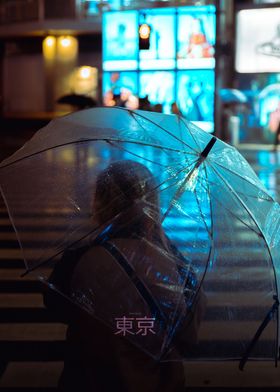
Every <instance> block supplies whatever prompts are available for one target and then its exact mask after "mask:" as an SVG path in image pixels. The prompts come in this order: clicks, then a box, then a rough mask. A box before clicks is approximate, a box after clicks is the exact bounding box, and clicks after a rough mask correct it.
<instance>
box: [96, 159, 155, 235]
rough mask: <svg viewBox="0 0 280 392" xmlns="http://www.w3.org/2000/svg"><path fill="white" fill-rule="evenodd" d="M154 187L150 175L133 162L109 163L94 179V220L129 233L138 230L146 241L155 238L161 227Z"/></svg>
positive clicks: (151, 175) (152, 178) (145, 168)
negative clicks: (115, 226) (130, 230)
mask: <svg viewBox="0 0 280 392" xmlns="http://www.w3.org/2000/svg"><path fill="white" fill-rule="evenodd" d="M156 187H157V184H156V181H155V178H154V176H153V174H152V173H151V172H150V170H149V169H148V168H147V167H146V166H144V165H143V164H141V163H138V162H135V161H132V160H122V161H116V162H114V163H111V164H110V165H109V166H108V167H107V168H106V169H104V170H103V171H101V172H100V173H99V175H98V176H97V180H96V189H95V196H94V205H93V214H94V217H95V218H96V220H97V222H98V223H99V224H101V225H103V224H110V223H112V222H113V221H114V222H115V224H117V225H119V226H123V227H127V228H129V227H130V226H131V228H132V230H133V229H134V228H135V227H136V226H137V227H138V229H140V231H141V232H142V233H146V234H147V236H148V237H155V236H158V235H159V233H158V231H159V230H161V229H160V227H161V225H160V212H159V200H158V192H157V190H156ZM138 232H139V230H138ZM156 232H157V235H156V234H155V233H156Z"/></svg>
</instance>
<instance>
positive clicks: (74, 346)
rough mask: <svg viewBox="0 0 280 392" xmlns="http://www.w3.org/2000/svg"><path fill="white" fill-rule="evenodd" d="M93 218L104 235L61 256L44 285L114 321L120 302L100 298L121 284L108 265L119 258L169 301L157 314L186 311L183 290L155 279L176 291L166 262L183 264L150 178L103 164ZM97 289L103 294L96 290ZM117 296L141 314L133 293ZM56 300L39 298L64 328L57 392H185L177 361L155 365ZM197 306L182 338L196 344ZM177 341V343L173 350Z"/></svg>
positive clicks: (175, 271) (136, 169)
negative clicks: (164, 225) (164, 279)
mask: <svg viewBox="0 0 280 392" xmlns="http://www.w3.org/2000/svg"><path fill="white" fill-rule="evenodd" d="M93 213H94V215H93V219H94V220H95V221H96V222H97V223H98V224H99V225H102V227H104V226H105V229H104V230H102V232H101V234H99V235H98V236H97V238H95V239H94V240H93V241H92V242H91V241H90V243H89V245H86V246H84V247H81V248H78V249H69V250H66V251H65V252H64V254H63V257H62V259H61V261H60V262H58V263H57V264H56V266H55V268H54V270H53V273H52V274H51V276H50V278H49V283H50V284H51V287H54V288H55V289H57V290H59V292H60V293H63V294H64V295H65V298H66V297H68V298H69V297H72V298H74V299H76V302H79V301H80V303H81V302H83V304H86V306H88V307H91V306H93V308H94V313H95V315H96V316H98V315H100V314H104V313H106V312H107V314H110V313H112V315H115V316H116V315H118V311H119V308H118V304H120V303H121V301H123V297H122V292H121V289H120V292H114V298H108V294H107V293H109V292H110V289H112V285H114V284H115V285H117V286H119V287H124V285H125V286H127V285H128V282H127V281H126V280H125V279H124V277H123V276H118V274H116V269H115V267H114V266H116V265H117V264H118V263H117V262H116V259H118V258H119V257H120V258H121V262H123V263H127V264H130V267H131V268H132V269H133V270H134V275H133V276H134V279H133V281H134V280H135V276H136V277H138V278H139V279H140V280H142V281H143V282H144V284H145V285H146V286H147V287H148V290H149V291H150V292H152V293H153V295H154V296H156V297H157V298H158V300H159V299H160V298H161V297H162V296H164V298H165V302H166V303H167V302H168V303H169V306H168V307H167V308H165V309H163V311H164V312H165V314H166V315H167V314H168V312H171V311H172V306H171V307H170V304H173V307H174V306H175V304H177V306H178V308H180V309H181V312H187V309H186V298H185V296H184V295H183V296H182V292H181V293H179V292H178V290H177V291H176V290H175V291H173V290H172V289H171V290H170V288H169V289H168V290H166V289H164V287H162V286H163V285H162V281H160V278H159V277H158V274H157V272H158V271H160V272H161V274H162V276H168V277H169V284H171V285H172V284H173V285H176V284H177V286H178V282H179V281H182V279H184V282H186V280H185V276H186V273H185V272H184V271H183V269H182V270H180V268H181V267H178V268H174V263H170V258H171V259H172V260H173V261H174V260H175V259H178V258H179V259H181V260H182V259H183V256H182V255H181V254H180V252H179V251H178V250H177V248H176V247H175V246H174V245H173V244H172V243H171V242H170V240H169V239H168V237H167V236H166V235H165V233H164V231H163V228H162V226H161V223H160V211H159V200H158V194H157V191H156V183H155V179H154V177H153V175H152V174H151V172H150V171H149V170H148V169H147V168H146V167H145V166H144V165H142V164H140V163H137V162H135V161H130V160H124V161H117V162H114V163H112V164H110V165H109V166H108V167H107V168H106V169H105V170H103V171H102V172H101V173H100V174H99V175H98V176H97V181H96V190H95V196H94V203H93ZM108 222H109V225H108ZM108 244H110V246H109V247H108ZM140 249H141V251H140ZM137 250H138V252H137ZM120 255H121V256H120ZM128 260H129V262H128ZM184 261H185V260H184ZM184 273H185V275H184ZM189 275H190V276H189ZM187 276H188V278H189V279H188V282H189V283H186V284H189V286H190V288H192V289H193V291H195V289H196V288H197V287H194V286H193V285H197V281H196V278H195V275H194V274H192V272H190V268H189V267H188V268H187ZM126 278H127V277H126ZM101 282H102V283H101ZM194 282H196V283H194ZM100 285H101V286H100ZM100 287H101V288H102V290H101V291H99V292H98V289H99V290H100ZM170 287H171V286H170ZM190 291H191V290H189V292H190ZM96 292H98V295H95V293H96ZM87 293H89V295H88V296H87ZM124 295H125V297H126V298H129V300H130V301H132V303H133V306H134V307H135V308H133V310H135V311H136V313H137V311H139V309H141V305H140V303H141V301H140V299H139V296H140V295H139V293H138V294H137V296H138V298H137V296H136V295H135V292H134V291H133V290H131V292H129V293H128V292H127V291H126V292H125V294H124ZM92 296H93V298H94V299H93V303H91V297H92ZM62 298H63V296H61V299H62ZM61 299H60V300H59V299H58V297H57V294H56V290H54V291H52V290H49V291H48V292H46V293H45V295H44V300H45V305H46V306H47V307H48V308H50V309H51V310H52V311H54V312H56V313H57V314H58V315H60V317H61V316H62V319H63V321H64V322H66V323H67V324H68V330H67V339H66V342H67V349H66V356H65V361H64V369H63V372H62V375H61V377H60V380H59V390H60V391H72V390H73V391H78V390H79V391H93V390H94V391H95V390H96V391H100V392H101V391H106V392H107V391H112V390H114V391H119V392H123V391H127V392H142V391H144V390H145V391H147V392H183V391H185V376H184V369H183V364H182V362H180V361H172V360H171V361H169V362H159V361H156V360H154V359H153V358H152V357H150V356H149V355H147V354H146V353H144V352H143V351H141V350H140V349H139V348H137V347H136V346H134V345H133V344H131V343H130V342H129V341H128V340H127V339H122V338H120V337H119V336H116V334H114V333H113V332H112V330H110V328H109V327H107V326H106V325H105V324H103V323H101V322H99V321H97V320H95V319H94V318H93V317H92V316H89V315H87V314H86V312H84V311H83V310H82V309H80V308H79V307H76V308H75V306H74V305H73V306H72V305H71V304H70V301H64V300H61ZM200 302H201V303H200V304H199V305H198V307H197V308H198V309H197V311H196V312H195V315H194V317H193V321H192V322H191V326H190V327H189V329H188V336H187V340H188V341H191V342H192V341H194V342H195V340H196V338H197V329H198V326H199V323H200V320H201V317H202V313H203V301H200ZM121 307H122V308H123V307H125V304H124V305H122V304H121ZM137 314H138V313H137ZM182 342H184V339H183V338H182V340H181V341H180V344H182Z"/></svg>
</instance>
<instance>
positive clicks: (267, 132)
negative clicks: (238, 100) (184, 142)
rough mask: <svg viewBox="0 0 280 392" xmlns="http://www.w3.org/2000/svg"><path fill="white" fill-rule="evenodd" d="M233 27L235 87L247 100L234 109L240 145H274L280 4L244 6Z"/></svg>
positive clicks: (279, 102)
mask: <svg viewBox="0 0 280 392" xmlns="http://www.w3.org/2000/svg"><path fill="white" fill-rule="evenodd" d="M235 25H236V32H235V35H236V40H235V41H236V45H235V76H234V83H235V88H237V89H239V90H240V91H242V93H243V94H244V95H245V97H246V101H245V102H243V104H240V105H239V107H238V108H237V109H236V112H237V113H236V114H238V116H239V117H240V141H241V142H242V141H243V142H257V143H259V142H261V143H273V142H274V140H275V135H276V130H277V127H278V123H279V120H280V7H279V4H278V6H277V5H275V4H274V5H272V4H270V5H268V4H266V5H262V6H256V5H254V6H248V5H246V4H244V5H242V6H241V7H239V9H237V10H236V24H235ZM260 26H261V28H260Z"/></svg>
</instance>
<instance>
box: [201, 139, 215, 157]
mask: <svg viewBox="0 0 280 392" xmlns="http://www.w3.org/2000/svg"><path fill="white" fill-rule="evenodd" d="M216 141H217V138H215V136H212V138H211V140H210V141H209V143H208V144H207V146H206V147H205V148H204V150H203V151H202V153H201V154H200V156H202V157H203V158H206V157H207V155H208V154H209V152H210V151H211V149H212V147H213V146H214V144H215V143H216Z"/></svg>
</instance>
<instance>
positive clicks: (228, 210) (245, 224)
mask: <svg viewBox="0 0 280 392" xmlns="http://www.w3.org/2000/svg"><path fill="white" fill-rule="evenodd" d="M198 182H200V184H201V186H202V187H203V188H204V190H205V191H206V192H207V188H206V187H205V186H204V185H203V184H202V182H201V181H200V179H199V178H198ZM208 183H209V184H210V181H209V182H208ZM212 197H213V198H214V199H215V200H216V202H217V203H218V204H219V205H220V206H222V207H223V208H225V209H226V210H227V212H229V213H230V214H231V215H232V216H234V217H235V218H236V219H237V220H238V221H239V222H241V223H242V224H243V225H244V226H246V227H247V228H248V229H249V230H251V231H253V232H254V233H256V234H257V235H259V231H256V230H255V229H254V228H253V227H250V226H249V225H248V224H247V223H246V222H244V221H243V220H242V219H241V218H240V217H239V216H238V215H236V214H234V212H233V211H232V210H230V209H228V208H227V207H225V206H224V205H223V204H222V203H221V202H220V201H219V199H218V198H217V197H216V196H213V195H212Z"/></svg>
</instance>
